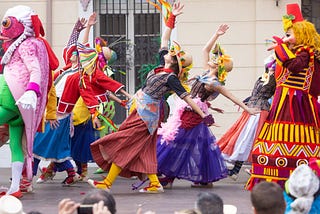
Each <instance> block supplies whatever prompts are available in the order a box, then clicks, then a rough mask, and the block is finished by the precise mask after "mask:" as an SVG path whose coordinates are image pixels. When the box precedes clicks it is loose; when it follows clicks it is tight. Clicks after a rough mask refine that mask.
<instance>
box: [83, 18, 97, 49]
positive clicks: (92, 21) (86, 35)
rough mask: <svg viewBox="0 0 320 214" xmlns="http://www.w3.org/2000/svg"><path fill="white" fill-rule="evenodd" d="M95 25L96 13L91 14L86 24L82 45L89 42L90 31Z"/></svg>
mask: <svg viewBox="0 0 320 214" xmlns="http://www.w3.org/2000/svg"><path fill="white" fill-rule="evenodd" d="M96 23H97V14H96V12H93V13H92V14H91V15H90V17H89V19H88V23H87V26H86V29H85V31H84V35H83V40H82V44H86V43H88V42H89V34H90V29H91V27H92V26H93V25H95V24H96Z"/></svg>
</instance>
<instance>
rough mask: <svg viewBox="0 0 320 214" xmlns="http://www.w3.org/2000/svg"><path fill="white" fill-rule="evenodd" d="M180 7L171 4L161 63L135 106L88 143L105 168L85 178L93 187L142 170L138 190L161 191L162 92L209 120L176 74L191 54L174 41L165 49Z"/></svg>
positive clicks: (105, 186) (107, 186)
mask: <svg viewBox="0 0 320 214" xmlns="http://www.w3.org/2000/svg"><path fill="white" fill-rule="evenodd" d="M170 6H171V5H170ZM183 7H184V6H183V5H182V4H180V2H175V3H174V4H173V7H172V12H171V13H170V14H169V18H168V20H167V22H166V28H165V31H164V34H163V35H162V38H161V47H160V52H159V55H160V59H161V60H160V61H161V63H160V64H161V66H160V67H158V68H156V69H154V70H152V71H151V72H150V73H149V74H148V76H147V81H146V84H145V86H144V87H143V88H142V89H141V90H139V91H138V92H137V93H136V94H135V96H134V98H135V102H136V104H137V106H136V109H135V110H133V112H132V113H131V114H130V115H129V116H128V118H127V119H126V120H125V121H124V122H123V123H122V124H121V126H120V127H119V130H118V131H117V132H115V133H111V134H109V135H107V136H105V137H103V138H101V139H99V140H97V141H95V142H94V143H92V144H91V151H92V155H93V157H94V160H95V161H96V163H97V164H98V165H99V166H100V167H101V168H102V169H103V170H107V171H108V172H109V173H108V176H107V177H106V178H105V179H104V180H103V181H94V180H92V179H89V180H88V183H89V184H90V185H91V186H93V187H94V188H98V189H104V190H107V191H108V190H109V189H110V188H111V186H112V184H113V182H114V181H115V179H116V177H117V176H118V175H121V176H124V177H131V176H134V175H137V176H138V177H139V178H140V179H142V176H143V175H145V174H146V175H147V176H148V178H149V180H150V184H149V186H147V187H145V188H143V189H141V190H140V192H147V193H160V192H163V187H162V186H161V184H160V182H159V180H158V177H157V175H156V173H157V160H156V137H157V128H158V125H159V118H160V117H161V115H159V112H160V111H159V108H160V105H161V103H162V100H163V97H164V95H165V93H167V92H169V91H171V90H173V91H174V92H175V93H177V94H178V95H179V96H180V98H181V99H183V100H184V101H186V102H187V103H188V104H189V105H190V106H191V107H192V108H193V109H194V110H195V111H196V112H197V113H198V114H199V115H200V117H201V118H205V119H204V120H205V121H206V123H207V124H208V125H210V124H211V123H212V119H213V118H212V116H211V115H207V116H206V115H205V114H204V113H203V112H202V111H201V109H200V108H199V107H198V106H197V105H196V104H195V103H194V102H193V100H192V99H191V98H190V95H189V94H188V93H187V92H186V90H185V89H184V88H183V87H182V85H181V83H180V81H179V77H182V76H183V72H184V71H185V70H186V69H187V66H190V65H191V63H192V58H191V56H190V55H188V54H187V53H186V52H184V51H183V50H181V47H180V46H179V45H178V44H177V43H175V42H173V45H172V46H171V48H170V50H168V43H169V39H170V35H171V31H172V29H173V28H174V23H175V17H176V16H178V15H180V14H181V13H182V9H183Z"/></svg>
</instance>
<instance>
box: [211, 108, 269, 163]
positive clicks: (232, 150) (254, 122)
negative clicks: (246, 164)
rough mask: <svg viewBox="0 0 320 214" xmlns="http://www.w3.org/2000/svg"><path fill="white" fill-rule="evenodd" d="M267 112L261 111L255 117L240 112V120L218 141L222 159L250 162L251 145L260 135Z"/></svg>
mask: <svg viewBox="0 0 320 214" xmlns="http://www.w3.org/2000/svg"><path fill="white" fill-rule="evenodd" d="M268 113H269V112H268V111H261V113H260V114H257V115H249V114H248V113H247V112H245V111H244V112H242V114H241V116H240V118H239V119H238V120H237V121H236V122H235V123H234V124H233V125H232V127H231V128H230V129H228V131H227V132H226V133H225V134H224V135H223V136H222V137H221V138H220V139H219V140H218V142H217V144H218V145H219V147H220V149H221V152H222V155H223V157H224V158H225V159H226V160H227V161H230V162H234V161H247V160H249V161H250V154H251V151H252V146H253V143H254V142H255V139H256V138H257V135H258V134H259V133H260V131H261V128H262V125H263V123H264V122H265V120H266V118H267V116H268Z"/></svg>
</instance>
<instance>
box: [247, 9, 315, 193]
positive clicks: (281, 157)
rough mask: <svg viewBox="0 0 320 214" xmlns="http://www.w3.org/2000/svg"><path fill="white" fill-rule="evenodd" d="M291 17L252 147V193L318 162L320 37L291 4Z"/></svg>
mask: <svg viewBox="0 0 320 214" xmlns="http://www.w3.org/2000/svg"><path fill="white" fill-rule="evenodd" d="M287 13H288V14H287V15H285V16H284V17H283V21H284V22H283V24H284V30H285V32H286V36H285V38H284V39H283V43H281V41H280V40H279V44H278V45H277V46H276V47H275V53H276V59H277V68H276V72H275V76H276V81H277V86H276V91H275V95H274V98H273V102H272V105H271V110H270V113H269V115H268V117H267V119H266V121H265V123H264V125H263V127H262V129H261V132H260V134H259V136H258V139H257V140H256V142H255V144H254V146H253V151H252V159H253V162H252V169H251V173H252V174H251V177H250V179H249V181H248V184H247V189H249V190H251V189H252V187H253V186H254V185H255V184H257V183H258V182H260V181H262V180H266V181H273V182H277V183H279V184H280V186H283V185H284V182H285V181H286V180H287V179H288V178H289V176H290V173H291V172H292V171H293V170H294V169H295V168H296V167H297V166H298V165H300V164H303V163H307V162H308V160H309V159H310V158H313V157H316V158H319V157H320V152H319V149H320V129H319V126H320V119H319V118H320V115H319V114H320V106H319V104H318V103H317V99H318V96H319V94H320V61H319V60H320V42H319V41H320V35H319V34H318V33H317V31H316V29H315V27H314V25H313V24H312V23H310V22H309V21H306V20H304V19H303V17H302V14H301V11H300V8H299V5H298V4H288V5H287Z"/></svg>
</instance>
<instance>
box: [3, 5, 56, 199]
mask: <svg viewBox="0 0 320 214" xmlns="http://www.w3.org/2000/svg"><path fill="white" fill-rule="evenodd" d="M40 35H41V36H44V30H43V27H42V24H41V21H40V19H39V18H38V16H37V15H36V14H35V13H34V11H32V9H31V8H29V7H27V6H22V5H19V6H16V7H13V8H10V9H8V10H7V12H6V13H5V15H4V19H3V21H2V28H1V39H4V40H5V42H4V44H3V47H4V50H5V54H4V56H3V58H2V60H1V64H3V65H4V72H3V75H1V76H0V81H1V83H0V86H1V87H0V88H1V90H0V91H1V92H0V93H1V96H0V98H1V101H0V103H1V106H0V109H1V113H0V118H1V122H0V123H1V124H3V123H7V124H9V132H10V150H11V155H12V183H11V187H10V189H9V190H8V192H7V194H12V195H14V196H16V197H22V194H21V192H20V190H19V183H20V178H21V174H22V170H23V163H24V161H25V163H26V170H27V171H26V172H27V175H28V178H30V179H31V177H32V158H33V155H32V147H33V146H32V145H33V140H34V135H35V133H36V131H37V128H38V127H39V125H40V124H41V120H42V116H43V113H44V110H45V106H46V101H47V93H48V91H49V89H50V87H51V84H50V83H51V81H50V79H51V75H50V72H51V71H50V70H54V69H56V68H57V67H58V60H57V58H56V56H55V55H54V53H53V52H52V50H51V48H50V46H49V44H48V43H47V42H46V40H44V39H43V38H42V37H40ZM16 104H17V105H16ZM40 128H41V127H40ZM23 136H25V137H23ZM23 148H24V149H25V150H24V149H23ZM23 151H26V154H24V152H23Z"/></svg>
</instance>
